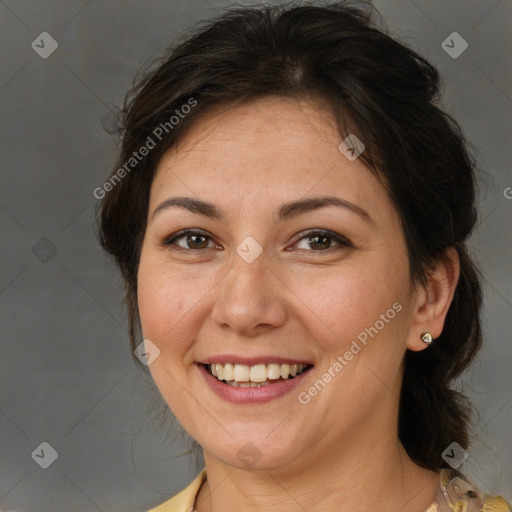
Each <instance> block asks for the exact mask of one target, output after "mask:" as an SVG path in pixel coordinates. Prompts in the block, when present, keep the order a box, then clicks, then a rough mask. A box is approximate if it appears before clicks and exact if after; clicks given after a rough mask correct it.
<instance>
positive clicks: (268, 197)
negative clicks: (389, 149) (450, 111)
mask: <svg viewBox="0 0 512 512" xmlns="http://www.w3.org/2000/svg"><path fill="white" fill-rule="evenodd" d="M340 143H341V139H340V138H339V135H338V133H337V131H336V128H335V123H334V119H333V118H332V117H331V115H330V114H329V113H327V111H325V110H323V109H322V108H321V107H320V105H319V104H316V103H313V102H306V101H302V100H301V101H298V100H292V99H282V98H265V99H262V100H258V101H255V102H252V103H248V104H245V105H243V106H239V107H236V108H233V109H231V110H228V111H225V112H223V113H218V115H217V116H213V115H209V116H207V117H205V118H203V119H202V120H201V121H200V122H199V123H198V124H197V125H196V126H195V127H194V128H193V129H192V130H191V131H189V132H188V134H187V136H186V137H185V138H184V139H183V141H182V143H180V145H179V146H178V149H176V148H171V149H170V150H169V151H168V152H167V153H166V154H165V155H164V156H163V157H162V159H161V160H160V162H159V165H158V169H157V173H156V176H155V179H154V182H153V184H152V188H151V194H150V205H149V216H148V225H147V231H146V234H145V238H144V242H143V247H142V254H141V259H140V268H139V274H138V301H139V310H140V316H141V322H142V328H143V334H144V338H146V339H149V340H151V342H152V343H153V344H154V345H156V346H157V347H158V349H159V351H160V353H159V356H158V357H156V359H155V360H154V362H152V363H151V364H150V371H151V373H152V376H153V378H154V380H155V382H156V384H157V385H158V388H159V389H160V392H161V394H162V395H163V397H164V398H165V400H166V401H167V403H168V404H169V406H170V408H171V409H172V411H173V412H174V414H175V415H176V416H177V418H178V420H179V421H180V423H181V424H182V425H183V426H184V428H185V429H186V430H187V431H188V432H189V433H190V434H191V436H192V437H194V438H195V439H196V440H197V441H198V442H199V444H201V445H202V447H203V449H204V451H205V457H207V458H210V460H214V459H215V460H217V461H223V462H224V463H227V464H229V465H230V466H234V467H238V468H242V469H245V468H247V467H253V466H254V467H255V468H266V469H277V468H279V467H287V468H289V469H291V468H293V467H295V468H297V470H299V469H300V468H302V467H303V466H306V465H309V464H312V463H314V461H315V460H318V459H319V458H322V459H325V458H328V457H334V456H336V457H339V456H340V455H343V456H354V457H357V456H358V453H357V449H356V447H357V446H359V447H360V446H361V443H363V442H366V443H367V446H370V445H371V444H372V443H378V442H379V439H382V436H383V435H386V433H387V432H388V433H389V432H394V434H395V435H396V429H397V423H396V415H397V411H398V409H397V407H398V396H399V389H400V383H401V370H402V367H401V362H402V359H403V354H404V352H405V349H406V347H407V344H409V343H411V341H410V340H411V339H413V338H414V339H416V338H417V337H418V335H419V334H420V333H417V332H413V330H414V329H413V327H414V324H413V321H414V311H415V308H414V307H413V306H414V304H413V300H414V296H413V294H412V293H411V286H410V281H409V266H408V257H407V252H406V246H405V241H404V238H403V234H402V229H401V225H400V221H399V217H398V214H397V212H396V211H395V209H394V207H393V206H392V204H391V202H390V200H389V198H388V197H387V194H386V193H385V191H384V189H383V188H382V186H381V185H380V184H379V182H378V181H377V179H376V178H375V177H374V176H373V175H372V173H371V172H370V171H369V170H368V169H367V168H366V167H365V165H364V164H363V162H362V161H361V160H360V159H359V158H356V159H355V160H353V161H351V160H350V159H349V158H347V157H346V156H345V155H344V154H343V153H342V152H341V151H340V149H339V148H338V146H339V145H340ZM363 143H364V140H363ZM176 198H182V199H180V201H181V205H182V206H180V205H178V204H176V201H175V200H176ZM183 198H189V199H188V200H184V199H183ZM312 198H315V199H318V200H317V201H316V202H315V201H311V199H312ZM325 198H333V199H331V200H330V201H329V200H325V202H323V201H324V199H325ZM171 199H172V200H173V201H175V204H171V201H170V200H171ZM336 202H337V204H336ZM203 203H205V204H203ZM295 203H297V204H295ZM187 204H188V207H186V205H187ZM294 204H295V205H294ZM188 229H193V230H200V232H199V233H195V234H194V233H192V234H190V233H189V234H187V233H183V231H184V230H188ZM178 232H181V234H180V235H178V236H176V234H177V233H178ZM148 347H149V350H150V351H151V348H150V345H149V344H148ZM211 364H219V365H221V366H219V367H214V370H213V371H214V372H215V370H216V372H217V375H218V377H222V376H223V377H226V378H227V379H228V380H230V381H235V382H231V385H230V384H228V383H225V382H221V381H220V380H219V379H218V378H217V377H215V376H212V375H211V374H210V373H209V368H210V367H209V366H208V365H211ZM293 364H297V365H303V366H302V367H301V366H298V367H297V371H300V370H301V368H302V369H303V370H304V369H305V370H306V371H303V373H302V374H301V375H300V376H297V377H295V378H294V379H291V378H290V372H289V371H288V370H290V371H291V372H292V373H293V371H294V368H293ZM288 365H290V366H288ZM251 367H254V368H252V369H251ZM225 372H226V373H225ZM281 372H282V373H283V375H284V376H285V377H288V378H286V379H283V378H282V377H280V375H281ZM219 373H220V375H219ZM249 380H250V381H251V382H253V381H255V382H256V383H255V384H250V383H249ZM260 381H264V382H263V385H261V387H251V386H258V382H260ZM240 382H241V383H242V384H241V385H240ZM233 384H234V385H233ZM368 443H369V444H368Z"/></svg>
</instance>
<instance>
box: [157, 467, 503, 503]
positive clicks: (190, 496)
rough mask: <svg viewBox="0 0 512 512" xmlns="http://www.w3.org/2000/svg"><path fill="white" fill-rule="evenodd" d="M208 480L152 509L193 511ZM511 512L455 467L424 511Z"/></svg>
mask: <svg viewBox="0 0 512 512" xmlns="http://www.w3.org/2000/svg"><path fill="white" fill-rule="evenodd" d="M205 481H206V470H205V469H203V470H202V471H201V473H199V475H197V477H196V478H195V479H194V481H193V482H192V483H191V484H190V485H189V486H188V487H187V488H186V489H183V491H181V492H180V493H179V494H177V495H176V496H174V497H173V498H171V499H170V500H168V501H166V502H165V503H162V504H161V505H159V506H158V507H156V508H152V509H151V510H150V511H149V512H193V511H194V503H195V501H196V497H197V494H198V493H199V489H200V488H201V485H203V483H204V482H205ZM465 511H468V512H511V511H512V507H511V506H510V504H509V503H507V502H506V501H505V500H504V499H503V498H502V497H501V496H491V495H489V494H480V493H479V492H478V491H477V490H476V488H475V486H474V485H472V484H471V483H469V482H468V481H467V479H466V478H465V477H464V475H462V473H460V472H458V471H457V470H455V469H442V470H441V471H440V485H439V489H438V490H437V498H436V500H435V501H434V502H433V503H432V505H430V507H429V508H428V509H427V510H426V511H425V512H465Z"/></svg>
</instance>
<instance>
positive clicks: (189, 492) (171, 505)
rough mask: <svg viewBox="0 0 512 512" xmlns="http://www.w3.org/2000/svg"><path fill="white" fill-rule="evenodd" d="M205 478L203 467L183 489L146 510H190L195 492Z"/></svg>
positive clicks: (192, 506) (183, 511)
mask: <svg viewBox="0 0 512 512" xmlns="http://www.w3.org/2000/svg"><path fill="white" fill-rule="evenodd" d="M205 480H206V470H205V469H203V470H202V471H201V473H199V474H198V475H197V476H196V478H195V479H194V480H193V481H192V482H191V483H190V484H189V485H188V486H187V487H186V488H185V489H183V490H182V491H181V492H179V493H178V494H176V496H173V497H172V498H171V499H170V500H167V501H166V502H165V503H162V504H161V505H158V506H157V507H155V508H152V509H151V510H149V511H148V512H192V510H193V509H194V502H195V500H196V496H197V493H198V492H199V489H200V488H201V485H203V483H204V482H205Z"/></svg>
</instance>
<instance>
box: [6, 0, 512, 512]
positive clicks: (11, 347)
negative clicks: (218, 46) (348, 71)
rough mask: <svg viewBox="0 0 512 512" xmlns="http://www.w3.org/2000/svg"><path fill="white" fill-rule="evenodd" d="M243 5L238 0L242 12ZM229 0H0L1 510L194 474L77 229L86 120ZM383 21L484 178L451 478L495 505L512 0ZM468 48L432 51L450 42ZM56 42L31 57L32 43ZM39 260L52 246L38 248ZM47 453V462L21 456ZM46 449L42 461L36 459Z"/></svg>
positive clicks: (125, 497)
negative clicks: (472, 351)
mask: <svg viewBox="0 0 512 512" xmlns="http://www.w3.org/2000/svg"><path fill="white" fill-rule="evenodd" d="M241 3H244V2H241ZM228 4H229V2H227V1H226V2H220V1H210V2H207V1H206V0H193V1H192V0H191V1H184V0H165V1H164V0H150V1H147V2H142V1H139V2H136V1H133V0H129V1H120V0H115V1H106V0H89V1H83V0H81V1H76V0H74V1H64V0H62V1H53V2H52V1H44V2H43V1H40V0H37V1H36V0H33V1H17V0H4V1H2V2H0V38H1V42H2V46H1V48H2V61H1V62H2V64H1V69H0V123H1V128H2V130H1V135H2V136H1V139H0V140H1V142H0V144H1V155H0V158H1V187H0V226H1V230H2V231H1V232H2V239H1V240H2V245H1V248H2V251H1V265H0V305H1V306H0V307H1V310H0V311H1V323H0V329H1V340H2V346H1V357H0V368H1V406H0V429H1V436H0V460H1V468H0V510H2V511H8V510H9V511H16V512H23V511H31V512H32V511H50V510H51V511H54V510H69V511H71V510H77V511H89V510H90V511H96V510H103V511H117V510H119V511H121V510H124V511H127V510H144V509H148V508H150V507H151V506H155V505H156V504H158V503H160V502H162V501H163V500H164V499H165V498H167V497H169V496H171V495H173V494H174V493H176V492H177V491H178V490H180V489H181V488H182V487H184V486H185V485H186V484H187V483H188V482H189V481H190V480H191V479H192V478H193V477H194V476H195V474H196V472H197V471H198V466H197V464H196V465H194V461H193V459H192V458H190V457H186V456H183V457H178V458H173V455H176V454H178V453H180V452H181V451H183V450H184V446H185V445H184V444H180V443H178V444H176V445H173V447H172V448H168V447H167V444H168V443H166V436H167V438H168V436H169V433H167V432H164V430H162V429H160V430H159V429H158V428H156V427H155V426H154V425H153V423H152V422H151V420H150V417H149V415H148V414H147V411H148V409H149V410H151V407H152V405H151V404H152V402H151V401H150V400H151V399H152V397H154V391H152V390H151V386H150V385H148V383H147V381H146V380H145V379H144V378H143V375H142V374H141V372H139V371H138V370H137V369H136V368H135V366H134V364H133V362H132V360H131V357H130V353H129V348H128V337H127V331H126V327H125V325H126V322H125V318H124V314H123V312H122V309H121V305H120V279H119V277H118V276H117V273H116V270H115V269H114V268H113V266H112V264H111V263H110V262H109V261H108V260H107V258H106V257H105V256H104V255H103V254H102V251H101V250H100V248H99V246H98V244H97V241H96V238H95V234H94V223H93V220H94V216H93V214H94V207H95V204H96V199H95V198H94V197H93V194H92V191H93V189H94V188H95V187H98V186H101V185H102V184H103V182H104V181H105V178H106V177H107V175H108V172H109V171H110V168H111V166H112V165H113V163H114V159H115V145H114V141H113V139H112V138H111V137H110V136H109V135H107V134H106V133H105V132H104V131H103V130H102V127H101V119H102V117H103V116H104V115H105V114H106V113H108V112H109V111H111V110H112V107H113V105H115V104H119V103H120V101H121V99H122V97H123V95H124V93H125V92H126V90H127V89H128V88H129V87H130V84H131V81H132V78H133V77H134V75H135V73H136V71H137V70H138V69H139V68H140V67H141V66H142V65H143V64H144V63H145V62H146V61H147V60H148V59H149V58H151V57H153V56H155V55H157V54H159V52H160V51H162V50H163V49H164V48H165V47H166V46H167V44H168V43H169V41H170V39H171V38H172V37H173V36H175V35H177V34H179V32H180V31H182V30H183V29H185V28H187V27H189V26H190V25H191V24H193V23H194V22H195V21H197V20H199V19H202V18H204V17H209V16H211V15H213V14H215V13H217V12H218V11H219V10H220V9H221V8H222V6H224V5H228ZM374 4H375V5H376V7H377V8H378V9H379V10H380V12H381V13H382V14H383V16H384V18H385V20H386V21H387V24H388V26H389V28H390V29H391V30H392V32H393V33H394V34H395V35H397V36H398V37H399V38H401V40H402V41H403V42H405V43H407V44H409V45H411V46H412V47H413V48H415V49H417V50H418V51H419V52H420V53H422V54H424V55H426V56H427V57H428V58H430V59H431V61H432V62H433V63H434V64H435V65H437V66H438V68H439V70H440V71H441V73H442V75H443V77H444V83H445V94H444V99H443V104H444V106H445V108H446V109H447V110H448V111H449V112H450V113H451V114H453V115H454V116H455V118H456V119H457V120H458V121H459V122H460V123H461V125H462V127H463V129H464V131H465V134H466V135H467V137H468V139H469V140H470V141H472V142H473V143H474V144H475V146H476V148H477V150H478V156H479V162H480V165H481V166H482V167H483V168H484V169H486V171H487V174H485V175H484V177H483V179H482V186H483V188H482V197H481V204H480V211H481V223H480V225H479V229H478V230H477V233H476V234H475V236H474V237H473V239H472V247H473V248H474V251H475V253H476V255H477V256H478V258H479V259H480V261H481V264H482V266H483V268H484V270H485V273H486V289H485V293H486V309H485V322H486V337H487V342H486V345H485V347H484V349H483V350H482V352H481V356H480V359H479V362H478V364H476V365H475V366H474V368H473V369H472V371H471V372H470V373H469V374H468V376H467V378H465V379H464V381H463V382H461V385H462V384H465V385H466V386H467V387H468V386H469V393H470V396H471V397H472V399H473V400H474V403H475V405H476V406H477V408H478V410H479V411H480V414H481V418H480V420H479V422H478V423H477V428H476V430H477V433H478V438H477V440H476V441H475V445H474V448H473V450H472V451H471V452H470V454H469V458H468V461H467V464H466V466H465V471H466V473H467V474H468V476H470V477H472V478H473V479H474V481H475V483H476V484H477V485H478V486H480V488H481V489H482V490H484V491H486V492H493V493H499V492H501V493H502V494H503V495H505V496H506V497H507V498H508V499H511V498H512V445H511V443H512V441H511V438H512V427H511V425H512V386H511V384H512V372H510V368H511V366H512V343H511V322H510V318H511V316H512V280H511V275H512V273H511V261H510V252H511V251H510V250H511V248H512V244H511V236H512V232H511V222H510V220H511V217H512V200H511V199H507V197H506V196H507V191H508V192H509V194H508V197H509V198H510V197H511V196H512V190H511V189H508V188H507V187H512V174H511V165H510V164H511V161H510V144H511V142H512V139H511V131H512V130H511V113H512V92H511V87H510V84H511V83H512V80H511V78H512V76H511V75H512V66H511V49H512V37H511V35H510V33H511V31H510V26H511V21H512V2H510V1H509V0H501V1H497V0H479V1H454V0H450V1H445V0H443V1H441V0H436V1H428V2H427V1H424V2H421V1H420V0H416V1H414V2H413V1H411V0H376V1H375V2H374ZM454 31H456V32H458V33H459V34H460V35H461V36H462V37H463V38H464V39H465V40H466V41H467V42H468V44H469V47H468V49H467V50H466V51H465V52H464V53H463V54H462V55H461V56H460V57H458V58H456V59H454V58H452V57H450V56H449V55H448V54H447V53H446V52H445V51H444V50H443V48H442V47H441V43H442V41H444V40H445V39H446V37H447V36H448V35H449V34H451V33H452V32H454ZM42 32H48V33H50V34H51V36H52V37H53V38H54V39H55V40H56V41H57V42H58V45H59V46H58V48H57V50H56V51H55V52H54V53H53V54H52V55H51V56H50V57H49V58H47V59H43V58H41V57H40V56H39V55H38V54H37V53H36V52H35V51H34V50H33V49H32V47H31V43H32V41H34V40H35V39H36V38H37V36H39V34H41V33H42ZM55 251H56V252H55ZM42 442H47V443H49V444H50V445H51V446H52V447H53V448H54V449H55V450H56V451H57V452H58V458H57V459H56V460H55V462H54V463H53V464H52V465H51V466H50V467H48V468H47V469H42V468H41V467H39V465H38V464H36V462H35V458H33V457H32V456H31V454H32V452H33V451H34V450H35V449H36V448H37V447H38V446H39V445H40V444H41V443H42ZM48 453H49V452H48V451H47V452H46V455H45V456H48Z"/></svg>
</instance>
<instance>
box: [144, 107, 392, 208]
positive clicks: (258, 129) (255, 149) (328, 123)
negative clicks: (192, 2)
mask: <svg viewBox="0 0 512 512" xmlns="http://www.w3.org/2000/svg"><path fill="white" fill-rule="evenodd" d="M341 141H342V139H341V137H340V135H339V133H338V129H337V126H336V120H335V118H334V116H333V115H332V113H331V112H329V110H328V109H327V108H326V107H325V106H324V105H322V104H320V103H319V102H316V101H313V100H305V99H302V100H298V99H290V98H278V97H270V98H263V99H259V100H255V101H252V102H250V103H245V104H242V105H239V106H236V107H234V108H229V109H225V108H224V109H222V108H217V109H215V110H212V111H210V112H208V113H207V114H206V115H203V117H201V118H200V119H199V120H198V121H196V123H195V124H194V125H193V126H192V127H191V128H190V129H189V131H188V132H187V133H186V135H185V136H184V137H183V138H182V139H181V140H180V142H179V143H178V144H177V145H175V146H173V147H172V148H170V149H169V150H168V151H167V152H166V153H165V154H164V155H163V157H162V158H161V159H160V162H159V164H158V168H157V172H156V176H155V180H154V183H153V187H152V194H151V195H152V197H151V206H150V208H151V207H152V208H154V207H155V205H156V202H157V201H161V200H163V199H165V196H166V195H168V194H170V193H171V192H172V193H173V195H176V193H179V194H181V195H186V196H191V195H196V196H198V197H199V198H202V199H203V198H208V199H209V200H212V202H220V203H223V204H224V203H226V202H228V201H229V202H231V203H235V202H237V201H240V202H244V203H246V204H247V203H249V202H251V201H252V203H253V204H254V205H255V206H256V205H258V204H259V205H260V206H262V204H263V201H264V202H265V203H266V202H268V201H269V200H270V199H271V198H275V200H276V201H281V202H282V201H287V200H288V201H289V200H291V199H296V198H297V197H301V196H304V195H332V194H333V193H338V192H339V193H340V194H342V195H343V197H344V198H346V199H348V200H350V201H352V202H359V203H362V204H365V205H366V207H370V208H373V207H374V206H375V205H376V204H380V203H382V204H380V206H386V203H389V201H388V198H387V194H386V193H385V191H384V189H383V188H382V186H381V185H380V183H379V182H378V180H377V179H376V177H375V176H374V175H373V173H372V172H371V171H370V170H369V169H368V168H367V167H366V166H365V164H364V163H363V162H362V160H361V159H356V160H354V161H350V160H349V159H347V158H346V156H344V154H342V152H340V150H339V145H340V143H341ZM362 204H361V206H362ZM387 206H389V204H387Z"/></svg>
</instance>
